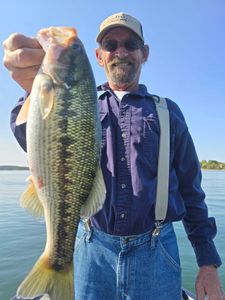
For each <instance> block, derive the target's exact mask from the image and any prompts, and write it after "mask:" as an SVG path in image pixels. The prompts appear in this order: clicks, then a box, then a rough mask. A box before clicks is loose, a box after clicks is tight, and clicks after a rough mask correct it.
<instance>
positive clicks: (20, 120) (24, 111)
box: [16, 96, 30, 126]
mask: <svg viewBox="0 0 225 300" xmlns="http://www.w3.org/2000/svg"><path fill="white" fill-rule="evenodd" d="M29 107H30V96H28V97H27V99H26V101H25V102H24V104H23V106H22V107H21V109H20V111H19V114H18V116H17V118H16V126H19V125H21V124H24V123H26V122H27V117H28V111H29Z"/></svg>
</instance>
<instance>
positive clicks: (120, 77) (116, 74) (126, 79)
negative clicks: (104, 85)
mask: <svg viewBox="0 0 225 300" xmlns="http://www.w3.org/2000/svg"><path fill="white" fill-rule="evenodd" d="M110 75H111V80H112V81H113V82H114V83H116V84H127V83H131V82H132V81H133V80H134V78H135V76H136V73H135V67H134V65H132V66H130V68H129V69H128V68H127V69H126V70H122V68H120V67H114V68H113V69H112V71H111V74H110Z"/></svg>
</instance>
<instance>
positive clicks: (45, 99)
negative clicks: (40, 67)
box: [38, 74, 55, 120]
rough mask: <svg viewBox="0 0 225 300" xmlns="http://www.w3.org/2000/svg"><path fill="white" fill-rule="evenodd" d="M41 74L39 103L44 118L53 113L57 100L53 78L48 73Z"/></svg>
mask: <svg viewBox="0 0 225 300" xmlns="http://www.w3.org/2000/svg"><path fill="white" fill-rule="evenodd" d="M38 76H39V80H40V81H39V97H38V99H39V104H40V111H41V114H42V117H43V120H44V119H46V118H47V117H48V116H49V114H50V113H51V111H52V109H53V106H54V101H55V89H54V83H53V80H52V78H51V77H50V76H49V75H47V74H40V75H38Z"/></svg>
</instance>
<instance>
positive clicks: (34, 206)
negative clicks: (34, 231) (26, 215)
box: [20, 176, 44, 218]
mask: <svg viewBox="0 0 225 300" xmlns="http://www.w3.org/2000/svg"><path fill="white" fill-rule="evenodd" d="M27 180H28V181H29V185H28V187H27V188H26V190H25V191H24V192H23V194H22V195H21V198H20V205H21V206H22V207H23V208H25V209H26V210H27V211H29V212H30V213H31V214H32V215H33V216H34V217H37V218H41V217H44V208H43V205H42V203H41V201H40V200H39V198H38V195H37V191H36V188H35V186H34V183H33V179H32V176H29V177H28V179H27Z"/></svg>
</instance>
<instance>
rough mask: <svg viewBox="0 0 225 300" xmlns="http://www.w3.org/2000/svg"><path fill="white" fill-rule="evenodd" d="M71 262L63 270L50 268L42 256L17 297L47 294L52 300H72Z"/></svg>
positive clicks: (19, 289) (46, 259)
mask: <svg viewBox="0 0 225 300" xmlns="http://www.w3.org/2000/svg"><path fill="white" fill-rule="evenodd" d="M73 277H74V276H73V261H71V262H70V263H69V264H68V266H66V268H65V270H60V271H57V270H55V269H54V268H52V267H50V266H49V264H48V258H47V257H45V255H44V254H43V255H42V256H41V257H40V258H39V259H38V261H37V262H36V264H35V265H34V266H33V268H32V270H31V271H30V273H29V274H28V275H27V277H26V278H25V279H24V280H23V282H22V283H21V284H20V286H19V288H18V290H17V297H19V296H20V297H24V298H27V297H36V296H38V295H42V294H48V296H49V298H50V299H54V300H62V299H67V300H74V283H73V280H74V278H73Z"/></svg>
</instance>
